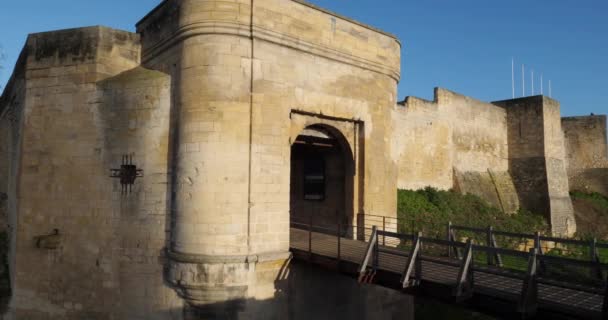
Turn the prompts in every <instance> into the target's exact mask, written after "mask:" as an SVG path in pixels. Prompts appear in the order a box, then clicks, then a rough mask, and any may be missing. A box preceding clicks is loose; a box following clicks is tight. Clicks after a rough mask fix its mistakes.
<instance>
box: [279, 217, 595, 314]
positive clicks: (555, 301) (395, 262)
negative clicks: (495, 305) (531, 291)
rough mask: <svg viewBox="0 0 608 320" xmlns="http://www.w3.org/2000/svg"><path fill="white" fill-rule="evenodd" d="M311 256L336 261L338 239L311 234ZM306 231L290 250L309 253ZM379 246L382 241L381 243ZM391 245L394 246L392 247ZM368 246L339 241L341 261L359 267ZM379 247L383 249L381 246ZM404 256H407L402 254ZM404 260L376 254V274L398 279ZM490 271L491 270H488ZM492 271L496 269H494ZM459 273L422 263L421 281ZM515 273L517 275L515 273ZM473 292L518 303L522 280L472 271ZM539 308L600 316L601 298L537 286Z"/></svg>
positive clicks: (294, 232)
mask: <svg viewBox="0 0 608 320" xmlns="http://www.w3.org/2000/svg"><path fill="white" fill-rule="evenodd" d="M310 234H311V236H312V241H311V247H312V250H311V251H312V254H314V255H317V256H323V257H326V258H331V259H336V260H337V258H338V239H337V237H336V236H335V235H329V234H324V233H318V232H311V233H310ZM308 237H309V231H307V230H302V229H297V228H291V237H290V241H291V243H290V246H291V249H295V250H299V251H302V252H308V251H309V240H308ZM380 243H382V239H381V240H380ZM393 244H394V243H393ZM367 245H368V244H367V243H366V242H363V241H358V240H352V239H348V238H341V239H340V260H341V261H349V262H352V263H355V264H359V263H361V261H362V260H363V257H364V255H365V251H366V248H367ZM381 247H382V246H381ZM384 248H385V249H389V250H399V249H396V248H394V247H384ZM403 252H404V253H407V252H405V251H403ZM433 258H434V259H444V260H446V261H450V262H452V263H454V262H458V260H456V259H449V258H447V257H444V258H437V257H433ZM406 263H407V257H406V256H402V255H394V254H390V253H384V252H380V253H379V254H378V270H382V271H385V272H390V273H394V274H397V275H401V274H402V273H403V271H404V270H405V266H406ZM487 268H491V267H487ZM494 269H499V268H498V267H494ZM458 271H459V269H458V268H457V267H454V266H448V265H444V264H440V263H435V262H430V261H422V272H421V274H422V275H421V277H422V280H423V281H427V282H433V283H438V284H441V285H446V286H454V285H455V282H456V278H457V276H458ZM514 273H517V272H516V271H514ZM473 277H474V291H475V292H477V293H481V294H485V295H489V296H492V297H495V298H501V299H508V300H512V301H514V302H516V301H518V299H519V297H520V294H521V290H522V287H523V280H520V279H515V278H512V277H508V276H501V275H496V274H492V273H487V272H483V271H482V270H475V271H474V274H473ZM538 302H539V306H540V307H541V308H542V307H547V308H548V309H552V310H556V311H566V312H568V311H569V312H573V313H575V312H580V311H586V312H590V313H596V314H597V313H601V309H602V303H603V296H602V295H599V294H592V293H588V292H583V291H577V290H573V289H567V288H561V287H557V286H553V285H548V284H543V283H539V285H538Z"/></svg>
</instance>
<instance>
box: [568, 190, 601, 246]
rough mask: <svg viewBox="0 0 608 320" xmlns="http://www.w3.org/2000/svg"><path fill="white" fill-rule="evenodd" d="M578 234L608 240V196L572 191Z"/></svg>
mask: <svg viewBox="0 0 608 320" xmlns="http://www.w3.org/2000/svg"><path fill="white" fill-rule="evenodd" d="M572 204H573V206H574V214H575V219H576V227H577V235H578V236H581V237H596V238H598V240H599V239H602V240H608V198H606V197H604V196H601V195H599V194H585V193H577V192H574V193H572Z"/></svg>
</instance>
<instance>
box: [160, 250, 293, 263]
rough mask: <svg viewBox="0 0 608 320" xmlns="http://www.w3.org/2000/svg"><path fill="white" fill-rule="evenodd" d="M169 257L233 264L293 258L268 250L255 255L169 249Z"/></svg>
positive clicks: (181, 261) (286, 254)
mask: <svg viewBox="0 0 608 320" xmlns="http://www.w3.org/2000/svg"><path fill="white" fill-rule="evenodd" d="M167 257H168V258H169V259H170V260H172V261H175V262H179V263H191V264H231V263H256V262H265V261H276V260H287V259H289V258H291V253H290V252H267V253H260V254H254V255H236V256H228V255H225V256H222V255H202V254H188V253H180V252H175V251H171V250H167Z"/></svg>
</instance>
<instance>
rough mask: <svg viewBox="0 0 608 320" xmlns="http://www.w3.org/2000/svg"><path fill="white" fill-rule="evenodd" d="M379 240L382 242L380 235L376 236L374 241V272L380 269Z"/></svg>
mask: <svg viewBox="0 0 608 320" xmlns="http://www.w3.org/2000/svg"><path fill="white" fill-rule="evenodd" d="M382 236H383V237H384V234H383V235H382ZM379 242H380V237H378V236H376V241H375V242H374V260H373V262H372V270H374V272H376V270H378V264H379V261H378V260H379V259H380V251H379V250H378V247H379Z"/></svg>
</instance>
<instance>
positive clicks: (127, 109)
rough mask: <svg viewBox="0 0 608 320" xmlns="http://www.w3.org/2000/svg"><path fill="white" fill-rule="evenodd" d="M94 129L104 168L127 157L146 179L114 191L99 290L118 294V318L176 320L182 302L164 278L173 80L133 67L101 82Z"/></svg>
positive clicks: (116, 184) (117, 185)
mask: <svg viewBox="0 0 608 320" xmlns="http://www.w3.org/2000/svg"><path fill="white" fill-rule="evenodd" d="M97 103H98V104H97V106H96V107H97V112H98V113H97V115H98V117H99V118H98V121H99V122H98V130H99V131H100V132H101V133H102V134H103V136H102V141H103V147H102V148H103V152H102V158H103V163H104V164H103V166H104V167H106V168H117V167H120V164H121V162H122V161H123V157H125V156H128V157H129V161H132V162H133V163H134V164H135V165H137V168H139V169H141V170H142V171H143V177H142V178H138V179H137V180H136V183H135V185H134V186H133V187H132V190H131V187H129V192H128V193H125V192H122V186H121V185H120V182H119V180H118V179H114V181H111V182H110V183H109V184H108V183H106V184H107V185H111V186H112V188H111V195H112V197H111V201H110V202H109V208H108V209H109V210H108V211H107V213H106V214H108V215H110V216H111V219H112V231H110V232H111V233H112V234H113V239H112V244H111V246H112V247H113V248H114V250H116V253H115V254H114V256H113V258H112V259H109V260H108V261H107V262H108V266H107V267H108V268H111V269H112V271H113V273H114V277H113V279H112V281H111V282H108V283H105V284H104V285H105V286H107V287H109V288H112V289H114V290H116V291H117V292H119V293H120V295H119V296H118V297H119V299H120V303H119V308H117V310H114V312H113V314H114V315H115V316H116V317H117V318H119V319H180V318H181V312H180V310H181V308H182V305H183V301H182V300H181V299H179V298H178V297H177V294H176V293H175V292H174V291H173V290H171V288H169V287H167V286H166V285H165V282H164V278H163V268H164V264H165V260H166V255H165V252H164V249H165V247H166V246H167V244H168V243H169V227H170V216H169V215H167V212H168V206H169V203H170V202H169V201H168V200H169V199H170V189H169V188H168V186H169V181H170V172H171V171H170V168H169V165H168V164H169V149H168V146H169V127H170V126H169V123H170V78H169V76H167V75H166V74H164V73H161V72H158V71H150V70H146V69H144V68H141V67H138V68H135V69H132V70H129V71H126V72H124V73H121V74H119V75H117V76H115V77H112V78H109V79H106V80H104V81H101V82H99V83H98V98H97Z"/></svg>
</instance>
